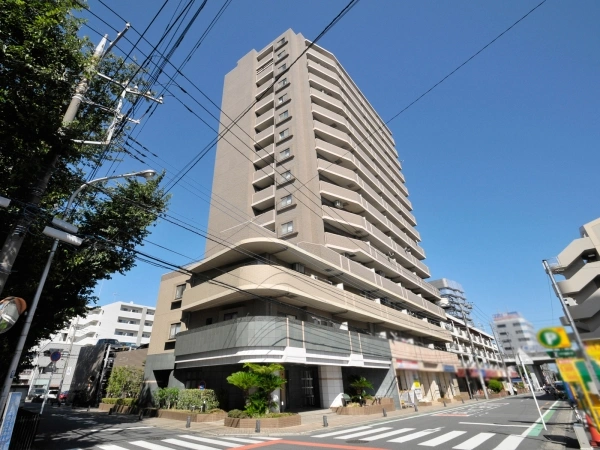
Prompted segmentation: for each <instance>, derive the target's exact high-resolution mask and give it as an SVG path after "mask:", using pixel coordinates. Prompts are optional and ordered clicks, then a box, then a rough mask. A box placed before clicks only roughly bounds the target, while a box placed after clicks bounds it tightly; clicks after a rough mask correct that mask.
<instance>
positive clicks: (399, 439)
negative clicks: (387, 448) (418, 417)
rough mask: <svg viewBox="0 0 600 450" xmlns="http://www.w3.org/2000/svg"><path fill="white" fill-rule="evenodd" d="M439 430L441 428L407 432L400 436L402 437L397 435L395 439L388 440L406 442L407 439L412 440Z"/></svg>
mask: <svg viewBox="0 0 600 450" xmlns="http://www.w3.org/2000/svg"><path fill="white" fill-rule="evenodd" d="M440 430H441V428H432V429H430V430H423V431H417V432H416V433H412V434H407V435H406V436H402V437H399V438H396V439H391V440H389V441H388V442H407V441H412V440H413V439H418V438H420V437H423V436H427V435H428V434H431V433H436V432H438V431H440Z"/></svg>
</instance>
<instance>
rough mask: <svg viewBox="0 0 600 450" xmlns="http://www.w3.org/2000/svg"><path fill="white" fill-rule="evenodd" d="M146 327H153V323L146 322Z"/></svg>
mask: <svg viewBox="0 0 600 450" xmlns="http://www.w3.org/2000/svg"><path fill="white" fill-rule="evenodd" d="M144 326H145V327H151V326H152V322H148V321H145V322H144Z"/></svg>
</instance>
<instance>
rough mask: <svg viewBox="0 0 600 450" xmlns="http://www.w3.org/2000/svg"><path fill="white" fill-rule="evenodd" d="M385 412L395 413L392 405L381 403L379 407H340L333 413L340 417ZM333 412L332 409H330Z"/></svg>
mask: <svg viewBox="0 0 600 450" xmlns="http://www.w3.org/2000/svg"><path fill="white" fill-rule="evenodd" d="M384 408H385V410H386V411H395V410H396V407H395V406H394V403H383V402H382V404H381V405H379V404H378V405H368V406H363V407H360V406H340V407H338V408H336V409H335V413H336V414H338V415H340V416H366V415H369V414H383V409H384ZM331 409H332V410H333V408H331Z"/></svg>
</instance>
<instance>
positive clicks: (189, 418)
mask: <svg viewBox="0 0 600 450" xmlns="http://www.w3.org/2000/svg"><path fill="white" fill-rule="evenodd" d="M191 424H192V416H190V415H189V414H188V416H187V421H186V422H185V427H186V428H189V427H190V426H191Z"/></svg>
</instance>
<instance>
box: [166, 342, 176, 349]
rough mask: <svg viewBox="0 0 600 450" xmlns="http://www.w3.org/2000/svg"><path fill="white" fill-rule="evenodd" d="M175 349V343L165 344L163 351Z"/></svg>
mask: <svg viewBox="0 0 600 450" xmlns="http://www.w3.org/2000/svg"><path fill="white" fill-rule="evenodd" d="M173 349H175V342H165V350H173Z"/></svg>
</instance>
